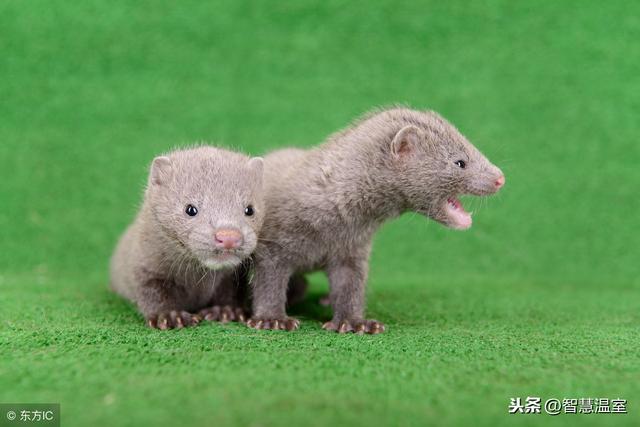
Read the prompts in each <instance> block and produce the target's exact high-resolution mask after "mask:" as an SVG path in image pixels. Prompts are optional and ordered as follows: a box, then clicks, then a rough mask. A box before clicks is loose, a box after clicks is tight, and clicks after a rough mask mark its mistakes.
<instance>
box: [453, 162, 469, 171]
mask: <svg viewBox="0 0 640 427" xmlns="http://www.w3.org/2000/svg"><path fill="white" fill-rule="evenodd" d="M454 163H455V165H456V166H459V167H460V169H464V168H466V167H467V163H466V162H465V161H464V160H458V161H456V162H454Z"/></svg>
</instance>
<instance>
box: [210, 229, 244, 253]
mask: <svg viewBox="0 0 640 427" xmlns="http://www.w3.org/2000/svg"><path fill="white" fill-rule="evenodd" d="M215 239H216V246H217V247H219V248H224V249H234V248H237V247H238V246H240V245H241V244H242V234H241V233H240V232H239V231H237V230H231V229H227V230H218V231H217V232H216V235H215Z"/></svg>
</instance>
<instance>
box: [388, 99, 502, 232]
mask: <svg viewBox="0 0 640 427" xmlns="http://www.w3.org/2000/svg"><path fill="white" fill-rule="evenodd" d="M405 114H409V117H410V120H408V122H409V123H407V122H405V123H403V126H402V127H401V128H400V129H399V130H398V131H397V133H395V135H394V136H393V137H392V141H391V150H390V151H391V158H392V167H393V169H394V174H393V176H394V177H395V178H394V179H396V180H398V181H399V182H398V183H397V184H398V185H397V188H398V190H399V191H400V192H402V193H403V196H404V198H405V200H406V201H407V204H408V206H407V208H408V209H410V210H413V211H416V212H419V213H422V214H424V215H426V216H428V217H430V218H431V219H434V220H436V221H438V222H440V223H442V224H444V225H446V226H448V227H451V228H454V229H460V230H463V229H467V228H469V227H471V222H472V220H471V214H470V213H469V212H467V211H466V210H465V209H464V207H463V206H462V203H461V202H460V200H459V199H458V196H460V195H465V194H471V195H476V196H484V195H489V194H493V193H495V192H496V191H498V190H499V189H500V188H501V187H502V186H503V185H504V180H505V179H504V175H503V173H502V171H501V170H500V169H499V168H498V167H496V166H494V165H493V164H492V163H491V162H489V160H487V158H486V157H485V156H483V155H482V153H481V152H480V151H478V149H477V148H475V147H474V146H473V145H472V144H471V143H470V142H469V141H467V139H466V138H465V137H464V136H463V135H462V134H461V133H460V132H459V131H458V130H457V129H456V128H455V127H454V126H453V125H451V124H450V123H449V122H447V121H446V120H445V119H443V118H442V117H441V116H439V115H438V114H436V113H434V112H431V111H428V112H417V111H410V110H407V111H406V112H405Z"/></svg>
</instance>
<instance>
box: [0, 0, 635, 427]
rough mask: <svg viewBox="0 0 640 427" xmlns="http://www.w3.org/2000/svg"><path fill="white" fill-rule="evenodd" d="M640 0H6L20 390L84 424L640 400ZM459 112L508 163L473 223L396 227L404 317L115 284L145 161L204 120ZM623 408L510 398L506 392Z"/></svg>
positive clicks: (393, 237)
mask: <svg viewBox="0 0 640 427" xmlns="http://www.w3.org/2000/svg"><path fill="white" fill-rule="evenodd" d="M639 40H640V6H638V4H637V3H633V2H622V1H619V2H602V1H551V0H545V1H527V2H525V1H519V2H513V1H487V2H462V1H460V2H441V1H431V2H416V1H408V2H399V1H375V2H369V1H362V2H359V1H358V2H346V1H345V2H341V1H318V2H297V1H295V2H245V1H236V0H233V1H231V0H229V1H224V2H215V3H210V2H202V1H180V2H159V1H156V2H153V1H145V2H133V1H110V2H99V1H82V2H70V1H49V0H47V1H45V0H33V1H17V0H11V1H2V2H1V3H0V161H1V163H0V174H1V175H0V176H1V179H0V208H1V209H0V230H1V234H0V239H1V240H0V242H1V246H0V401H1V402H8V403H9V402H60V403H61V407H62V417H63V425H65V426H89V425H109V426H120V425H122V426H124V425H130V426H140V425H147V424H155V425H216V426H227V425H229V426H231V425H251V426H280V425H285V424H286V425H300V426H302V425H304V426H327V425H354V426H355V425H362V426H373V425H392V424H397V425H403V426H407V425H432V424H438V425H449V424H451V425H453V424H456V425H487V426H492V425H500V424H516V425H528V424H543V423H544V424H547V423H549V424H578V423H580V424H585V425H608V424H626V425H633V424H635V425H638V424H637V423H638V420H639V419H640V385H639V381H638V380H639V379H640V363H639V357H640V345H639V339H640V334H639V333H638V326H639V323H640V316H639V307H640V279H639V276H638V269H639V267H638V265H639V262H638V261H639V255H640V253H639V249H638V247H639V244H640V232H639V231H638V226H639V225H640V224H639V222H640V221H639V217H638V210H639V208H640V198H639V197H638V188H639V185H638V184H639V178H640V172H639V170H640V166H639V162H638V161H639V160H640V148H639V147H640V145H639V143H638V135H639V131H640V120H639V117H640V116H639V115H640V43H639ZM397 102H400V103H406V104H408V105H410V106H412V107H414V108H421V109H424V108H430V109H435V110H437V111H439V112H441V113H442V114H443V115H444V116H445V117H447V118H448V119H449V120H451V121H452V122H453V123H454V124H456V125H457V126H458V127H459V128H460V130H461V131H462V132H463V133H465V134H466V135H467V136H468V138H469V139H470V140H471V141H472V142H473V143H475V144H476V145H477V146H478V147H479V148H480V149H481V150H482V151H483V152H485V154H487V156H488V157H489V158H490V159H491V160H492V161H493V162H495V163H496V164H497V165H499V166H500V167H502V169H503V170H504V171H505V173H506V177H507V184H506V186H505V188H504V189H503V191H501V193H500V194H499V195H497V196H495V197H491V198H487V199H483V200H471V199H468V200H467V201H466V204H467V207H468V208H471V209H473V210H475V211H476V213H475V221H474V226H473V228H472V229H471V230H469V231H467V232H455V231H452V230H447V229H445V228H443V227H441V226H439V225H437V224H435V223H433V222H430V221H427V220H426V219H424V218H423V217H420V216H417V215H405V216H404V217H402V218H400V219H399V220H396V221H393V222H390V223H389V224H387V225H386V226H385V227H384V228H383V229H382V230H381V232H380V233H379V234H378V235H377V238H376V241H375V246H374V250H373V256H372V262H371V274H370V286H369V308H368V311H369V313H370V315H371V316H372V317H375V318H377V319H379V320H382V321H384V322H386V324H387V326H388V332H387V333H385V334H383V335H381V336H354V335H349V336H339V335H337V334H329V333H325V332H324V331H322V330H321V329H320V320H321V319H323V318H327V317H328V316H329V314H330V313H329V312H328V311H327V310H325V309H320V308H318V306H317V305H316V304H315V302H314V301H315V299H317V297H318V296H319V295H320V294H321V293H323V292H324V291H325V290H326V280H325V278H324V277H323V276H321V275H314V276H313V277H312V281H313V287H312V292H311V295H310V297H309V299H308V301H307V302H306V303H304V304H303V305H302V306H300V307H298V308H297V309H296V310H295V311H294V313H295V314H296V315H298V316H300V317H302V318H303V323H302V328H301V330H300V331H298V332H296V333H284V332H259V331H254V330H249V329H247V328H246V327H244V326H242V325H218V324H206V325H204V326H201V327H198V328H194V329H189V330H180V331H172V332H160V331H155V330H150V329H147V328H145V327H144V325H143V322H142V320H141V318H140V316H139V315H138V314H137V313H136V311H135V310H134V309H133V308H132V307H131V306H130V305H128V304H127V303H125V302H123V301H121V300H119V299H118V298H117V297H116V296H114V295H113V294H111V293H110V292H109V291H108V290H107V281H108V273H107V265H108V259H109V256H110V253H111V251H112V248H113V246H114V244H115V242H116V239H117V237H118V235H119V234H120V233H121V232H122V231H123V229H124V227H125V226H126V225H127V224H128V222H129V221H130V220H131V219H132V217H133V215H134V213H135V210H136V206H137V205H138V203H139V202H140V197H141V191H142V187H143V185H144V182H145V177H146V168H147V165H148V164H149V162H150V160H151V159H152V158H153V156H154V155H156V154H158V153H160V152H163V151H165V150H168V149H170V148H172V147H176V146H181V145H186V144H190V143H193V142H197V141H208V142H211V143H215V144H221V145H224V146H227V147H231V148H237V149H240V150H243V151H245V152H248V153H251V154H261V153H264V152H265V151H268V150H271V149H274V148H277V147H280V146H299V147H304V146H311V145H314V144H318V143H320V142H321V141H322V140H323V139H324V138H325V137H326V136H327V135H328V134H330V133H332V132H333V131H335V130H337V129H340V128H342V127H344V126H345V125H346V124H347V123H349V122H350V121H351V120H352V119H353V118H354V117H356V116H358V115H360V114H361V113H363V112H365V111H367V110H369V109H371V108H372V107H375V106H381V105H388V104H392V103H397ZM526 396H540V397H542V398H543V399H547V398H554V397H555V398H560V399H562V398H566V397H576V398H580V397H595V398H598V397H601V398H606V397H608V398H618V397H619V398H625V399H628V400H629V404H628V407H629V414H627V415H561V416H558V417H550V416H547V415H507V406H508V403H509V398H510V397H523V398H524V397H526Z"/></svg>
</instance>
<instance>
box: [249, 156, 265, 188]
mask: <svg viewBox="0 0 640 427" xmlns="http://www.w3.org/2000/svg"><path fill="white" fill-rule="evenodd" d="M247 165H248V166H249V170H251V171H253V173H254V174H255V175H256V177H257V178H258V179H259V181H260V183H262V173H263V171H264V160H262V157H252V158H251V159H249V163H247Z"/></svg>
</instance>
